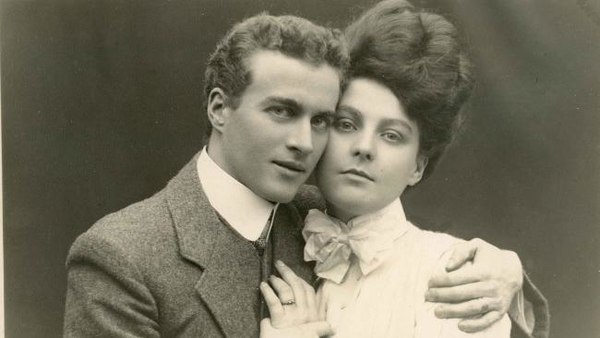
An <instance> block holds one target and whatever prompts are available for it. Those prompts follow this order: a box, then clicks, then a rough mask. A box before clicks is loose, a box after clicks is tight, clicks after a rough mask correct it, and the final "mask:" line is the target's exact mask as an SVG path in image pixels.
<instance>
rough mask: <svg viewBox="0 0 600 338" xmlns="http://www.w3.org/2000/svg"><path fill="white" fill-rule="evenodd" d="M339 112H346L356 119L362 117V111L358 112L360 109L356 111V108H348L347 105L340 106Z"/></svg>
mask: <svg viewBox="0 0 600 338" xmlns="http://www.w3.org/2000/svg"><path fill="white" fill-rule="evenodd" d="M337 110H338V112H339V111H343V112H345V113H347V114H350V115H352V117H353V118H355V119H356V118H360V117H362V113H361V111H360V110H358V109H356V108H354V107H351V106H347V105H343V104H341V105H339V106H338V109H337Z"/></svg>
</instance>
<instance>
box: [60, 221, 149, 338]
mask: <svg viewBox="0 0 600 338" xmlns="http://www.w3.org/2000/svg"><path fill="white" fill-rule="evenodd" d="M67 270H68V279H67V300H66V309H65V322H64V336H65V337H92V336H93V337H160V333H159V326H158V310H157V306H156V302H155V300H154V298H153V297H152V295H151V293H150V291H149V289H148V288H147V286H146V285H145V284H144V281H143V275H142V274H141V272H140V271H139V269H138V268H137V267H136V266H135V265H134V264H133V263H132V257H131V255H128V254H127V251H126V250H125V249H124V248H120V247H119V245H116V244H115V243H114V242H111V241H110V240H107V239H105V238H102V236H99V235H98V234H94V233H91V234H90V233H86V234H84V235H82V236H80V237H79V238H78V239H77V240H76V241H75V243H74V244H73V246H72V247H71V251H70V253H69V256H68V258H67Z"/></svg>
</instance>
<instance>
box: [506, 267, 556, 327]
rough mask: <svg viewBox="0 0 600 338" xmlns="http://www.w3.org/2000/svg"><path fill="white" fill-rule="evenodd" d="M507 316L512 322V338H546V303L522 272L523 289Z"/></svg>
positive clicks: (548, 317)
mask: <svg viewBox="0 0 600 338" xmlns="http://www.w3.org/2000/svg"><path fill="white" fill-rule="evenodd" d="M508 314H509V316H510V318H511V320H512V322H513V325H512V331H511V337H512V338H525V337H526V338H532V337H533V338H547V337H548V336H549V334H550V312H549V309H548V302H547V301H546V298H545V297H544V296H543V295H542V293H541V292H540V291H539V290H538V289H537V288H536V287H535V285H534V284H533V282H532V281H531V279H530V278H529V276H528V275H527V273H525V272H523V288H522V291H521V292H519V293H518V294H517V296H516V297H515V299H514V300H513V302H512V304H511V305H510V308H509V309H508Z"/></svg>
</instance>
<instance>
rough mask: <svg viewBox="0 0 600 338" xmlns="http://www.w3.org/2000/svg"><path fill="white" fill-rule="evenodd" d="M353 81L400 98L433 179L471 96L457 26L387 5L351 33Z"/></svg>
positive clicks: (397, 0) (396, 1)
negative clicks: (382, 88) (362, 80)
mask: <svg viewBox="0 0 600 338" xmlns="http://www.w3.org/2000/svg"><path fill="white" fill-rule="evenodd" d="M346 39H347V42H348V48H349V50H350V68H349V72H348V78H357V77H364V78H369V79H372V80H375V81H377V82H379V83H381V84H383V85H384V86H386V87H387V88H389V89H390V90H391V91H392V92H393V93H394V95H396V97H397V98H398V99H399V100H400V102H401V104H402V106H403V107H404V108H405V109H406V113H407V115H408V116H409V118H410V119H412V120H414V121H416V123H417V126H418V127H419V132H420V139H419V153H420V154H421V155H424V156H425V157H427V158H428V165H427V167H426V169H425V172H424V173H423V178H426V177H428V176H429V175H430V174H431V172H432V170H433V169H434V167H435V165H436V164H437V162H438V161H439V159H440V157H441V156H442V154H443V153H444V151H445V149H446V147H447V146H448V144H449V143H450V142H451V140H452V139H453V137H454V135H455V133H456V131H457V128H458V125H459V124H460V122H461V115H460V108H461V106H462V105H463V103H464V102H465V101H466V100H467V98H468V97H469V95H470V93H471V90H472V87H473V78H472V74H471V70H470V69H471V66H470V62H469V61H468V59H467V57H466V55H465V54H464V52H463V50H462V49H461V46H460V43H459V41H458V37H457V32H456V28H455V27H454V26H453V25H452V24H451V23H450V22H448V20H446V19H444V18H443V17H442V16H440V15H437V14H433V13H427V12H423V11H420V10H417V9H415V8H414V7H413V6H412V5H411V4H409V3H408V2H406V1H402V0H389V1H383V2H380V3H379V4H377V5H375V6H374V7H373V8H371V9H369V10H368V11H367V12H365V13H364V14H362V16H361V17H360V18H359V19H358V20H356V21H355V22H354V23H352V24H351V25H350V26H349V27H348V28H347V29H346Z"/></svg>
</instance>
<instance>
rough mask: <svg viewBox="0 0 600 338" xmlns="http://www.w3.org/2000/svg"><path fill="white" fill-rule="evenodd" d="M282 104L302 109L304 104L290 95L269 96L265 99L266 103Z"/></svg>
mask: <svg viewBox="0 0 600 338" xmlns="http://www.w3.org/2000/svg"><path fill="white" fill-rule="evenodd" d="M274 103H275V104H280V105H283V106H287V107H290V108H292V109H294V110H300V109H301V108H302V105H301V104H300V103H299V102H298V101H296V100H294V99H290V98H288V97H281V96H269V97H267V98H266V99H265V100H264V103H263V104H265V105H267V104H274Z"/></svg>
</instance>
